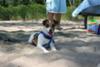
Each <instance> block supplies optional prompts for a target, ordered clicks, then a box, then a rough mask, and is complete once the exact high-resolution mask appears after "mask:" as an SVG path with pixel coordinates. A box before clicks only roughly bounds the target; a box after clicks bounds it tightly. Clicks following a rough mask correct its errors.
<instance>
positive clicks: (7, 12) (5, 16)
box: [0, 6, 13, 20]
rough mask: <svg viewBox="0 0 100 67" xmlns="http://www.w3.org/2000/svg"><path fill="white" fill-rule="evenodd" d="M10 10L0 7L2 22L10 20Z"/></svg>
mask: <svg viewBox="0 0 100 67" xmlns="http://www.w3.org/2000/svg"><path fill="white" fill-rule="evenodd" d="M12 14H13V12H12V9H11V8H9V7H8V8H6V7H1V6H0V18H1V19H2V20H10V19H11V17H12Z"/></svg>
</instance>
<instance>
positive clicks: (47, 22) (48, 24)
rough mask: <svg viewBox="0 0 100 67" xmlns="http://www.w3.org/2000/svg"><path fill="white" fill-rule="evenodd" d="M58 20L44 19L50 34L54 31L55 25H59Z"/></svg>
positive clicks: (44, 24)
mask: <svg viewBox="0 0 100 67" xmlns="http://www.w3.org/2000/svg"><path fill="white" fill-rule="evenodd" d="M57 23H58V22H57V21H55V20H53V22H49V20H48V19H45V20H43V22H42V24H43V26H44V27H45V28H46V31H47V32H48V34H50V35H52V34H53V33H54V30H55V27H56V26H57Z"/></svg>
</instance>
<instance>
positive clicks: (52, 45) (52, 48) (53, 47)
mask: <svg viewBox="0 0 100 67" xmlns="http://www.w3.org/2000/svg"><path fill="white" fill-rule="evenodd" d="M50 47H51V50H52V51H57V49H56V47H55V45H54V43H53V42H51V44H50Z"/></svg>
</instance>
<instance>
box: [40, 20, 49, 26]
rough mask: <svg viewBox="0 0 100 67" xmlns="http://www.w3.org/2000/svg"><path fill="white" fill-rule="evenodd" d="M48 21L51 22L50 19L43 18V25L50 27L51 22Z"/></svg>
mask: <svg viewBox="0 0 100 67" xmlns="http://www.w3.org/2000/svg"><path fill="white" fill-rule="evenodd" d="M48 22H49V21H48V19H45V20H43V22H42V24H43V26H46V27H48V24H49V23H48Z"/></svg>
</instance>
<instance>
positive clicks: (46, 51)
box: [38, 45, 49, 53]
mask: <svg viewBox="0 0 100 67" xmlns="http://www.w3.org/2000/svg"><path fill="white" fill-rule="evenodd" d="M38 47H39V48H40V49H42V50H43V52H44V53H49V51H48V50H47V49H45V48H44V47H43V46H42V45H38Z"/></svg>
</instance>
